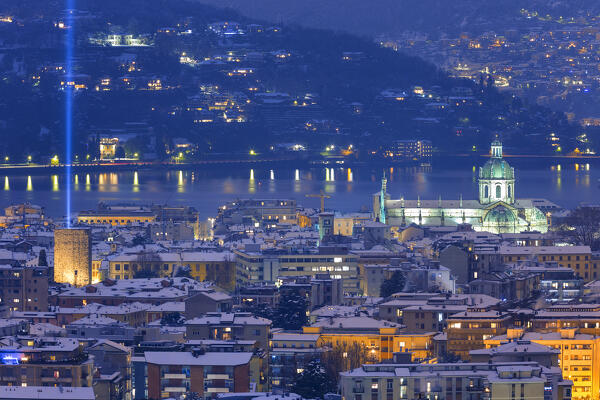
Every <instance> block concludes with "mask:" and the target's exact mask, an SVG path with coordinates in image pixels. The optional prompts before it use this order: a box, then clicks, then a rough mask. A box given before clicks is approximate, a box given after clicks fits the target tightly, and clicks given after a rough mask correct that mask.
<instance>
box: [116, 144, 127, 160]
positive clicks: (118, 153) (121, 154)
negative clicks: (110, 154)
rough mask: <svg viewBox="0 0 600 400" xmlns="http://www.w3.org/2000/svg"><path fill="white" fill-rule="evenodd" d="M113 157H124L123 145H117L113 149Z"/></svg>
mask: <svg viewBox="0 0 600 400" xmlns="http://www.w3.org/2000/svg"><path fill="white" fill-rule="evenodd" d="M115 158H125V149H124V148H123V146H119V147H117V149H116V150H115Z"/></svg>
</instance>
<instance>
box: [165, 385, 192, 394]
mask: <svg viewBox="0 0 600 400" xmlns="http://www.w3.org/2000/svg"><path fill="white" fill-rule="evenodd" d="M187 391H188V390H187V389H186V388H184V387H180V386H167V387H165V388H164V389H163V392H170V393H185V392H187Z"/></svg>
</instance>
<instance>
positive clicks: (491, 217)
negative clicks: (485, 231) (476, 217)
mask: <svg viewBox="0 0 600 400" xmlns="http://www.w3.org/2000/svg"><path fill="white" fill-rule="evenodd" d="M516 222H517V218H516V217H515V214H514V213H513V212H512V211H511V210H509V209H508V208H506V207H504V206H497V207H495V208H494V209H492V210H490V212H488V213H487V215H486V216H485V219H484V223H485V224H488V225H509V224H514V223H516Z"/></svg>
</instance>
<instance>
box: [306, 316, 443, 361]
mask: <svg viewBox="0 0 600 400" xmlns="http://www.w3.org/2000/svg"><path fill="white" fill-rule="evenodd" d="M331 321H332V322H333V324H330V319H324V320H322V321H318V322H317V323H315V324H313V325H312V326H305V327H304V328H303V329H302V332H303V333H305V334H318V335H319V341H318V343H319V345H320V346H327V347H330V348H333V349H335V348H336V347H337V348H342V349H353V348H363V349H365V350H366V358H367V361H368V362H372V363H376V362H381V361H384V360H390V359H392V356H393V354H394V353H397V352H411V353H412V359H413V361H424V360H430V359H432V358H433V337H434V336H435V335H436V334H437V332H427V333H405V332H402V331H401V330H400V327H401V325H398V324H394V323H392V322H387V321H376V320H372V319H371V318H367V317H364V316H363V317H348V318H333V319H331Z"/></svg>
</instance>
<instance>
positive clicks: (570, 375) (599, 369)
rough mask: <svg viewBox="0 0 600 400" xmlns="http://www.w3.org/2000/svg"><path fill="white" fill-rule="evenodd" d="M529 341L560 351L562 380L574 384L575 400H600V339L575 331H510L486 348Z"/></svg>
mask: <svg viewBox="0 0 600 400" xmlns="http://www.w3.org/2000/svg"><path fill="white" fill-rule="evenodd" d="M510 339H513V340H527V341H530V342H533V343H538V344H541V345H544V346H548V347H551V348H553V349H557V350H560V354H559V366H560V369H561V370H562V374H563V379H568V380H571V381H573V390H572V399H573V400H595V399H599V398H600V337H598V336H592V335H587V334H582V333H579V332H578V331H577V330H576V329H563V330H560V331H559V332H551V333H537V332H525V333H524V332H523V331H522V330H521V329H510V330H509V331H508V333H507V334H506V335H502V336H496V337H493V338H491V339H486V340H485V341H484V342H485V348H488V349H489V348H493V347H497V346H499V345H501V344H503V343H506V342H507V341H508V340H510Z"/></svg>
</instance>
